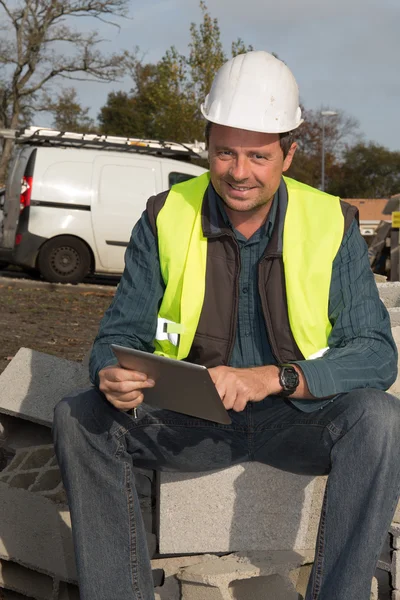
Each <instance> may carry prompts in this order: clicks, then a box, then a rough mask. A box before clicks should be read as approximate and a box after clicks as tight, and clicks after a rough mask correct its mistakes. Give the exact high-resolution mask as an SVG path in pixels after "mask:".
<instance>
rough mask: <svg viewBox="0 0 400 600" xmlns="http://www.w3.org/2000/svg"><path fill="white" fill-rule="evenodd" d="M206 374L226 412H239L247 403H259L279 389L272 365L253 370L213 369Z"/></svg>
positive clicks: (276, 372)
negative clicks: (209, 377) (211, 381)
mask: <svg viewBox="0 0 400 600" xmlns="http://www.w3.org/2000/svg"><path fill="white" fill-rule="evenodd" d="M208 372H209V373H210V376H211V379H212V380H213V382H214V384H215V387H216V388H217V391H218V393H219V395H220V396H221V399H222V402H223V403H224V406H225V408H226V409H227V410H229V409H233V410H235V411H236V412H240V411H242V410H244V409H245V407H246V404H247V403H248V402H250V401H252V402H259V401H260V400H263V399H264V398H265V397H266V396H269V395H271V394H276V393H278V392H279V389H280V386H279V370H278V368H277V367H275V366H274V365H270V366H268V367H261V368H257V367H256V368H253V369H251V368H250V369H234V368H233V367H213V368H212V369H208Z"/></svg>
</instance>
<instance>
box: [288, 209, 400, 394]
mask: <svg viewBox="0 0 400 600" xmlns="http://www.w3.org/2000/svg"><path fill="white" fill-rule="evenodd" d="M329 319H330V322H331V324H332V331H331V334H330V336H329V340H328V345H329V350H328V351H327V352H326V353H325V354H324V355H323V356H322V357H321V358H316V359H312V360H303V361H298V362H297V363H296V364H298V366H299V367H300V369H301V370H302V372H303V374H304V376H305V379H306V381H307V384H308V388H309V390H310V392H311V394H312V395H313V396H315V397H316V398H324V397H328V396H333V395H336V394H340V393H344V392H349V391H351V390H353V389H357V388H376V389H381V390H387V389H388V388H389V387H390V386H391V385H392V384H393V382H394V381H395V379H396V376H397V348H396V344H395V342H394V340H393V336H392V332H391V327H390V317H389V314H388V311H387V310H386V308H385V306H384V304H383V302H382V301H381V300H380V298H379V293H378V289H377V286H376V283H375V279H374V275H373V273H372V271H371V268H370V265H369V260H368V249H367V245H366V243H365V241H364V239H363V238H362V236H361V233H360V231H359V228H358V226H357V223H356V221H353V223H352V224H351V225H350V227H349V229H348V231H347V233H346V234H345V236H344V238H343V241H342V244H341V246H340V248H339V251H338V254H337V255H336V257H335V260H334V262H333V267H332V280H331V287H330V297H329Z"/></svg>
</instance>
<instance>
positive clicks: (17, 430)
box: [0, 413, 52, 450]
mask: <svg viewBox="0 0 400 600" xmlns="http://www.w3.org/2000/svg"><path fill="white" fill-rule="evenodd" d="M0 428H1V430H2V435H1V446H2V447H6V448H10V449H13V450H18V449H19V448H27V447H28V446H42V445H50V444H52V436H51V431H50V429H49V428H48V427H45V426H44V425H39V424H38V423H32V422H31V421H26V420H24V419H20V418H19V417H12V416H11V415H5V414H2V413H0Z"/></svg>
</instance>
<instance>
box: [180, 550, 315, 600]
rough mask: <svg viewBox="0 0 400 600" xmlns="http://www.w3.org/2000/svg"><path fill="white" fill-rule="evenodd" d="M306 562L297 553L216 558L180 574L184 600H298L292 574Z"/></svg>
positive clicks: (190, 567) (235, 555) (254, 554)
mask: <svg viewBox="0 0 400 600" xmlns="http://www.w3.org/2000/svg"><path fill="white" fill-rule="evenodd" d="M303 561H304V557H303V556H301V555H299V554H296V553H295V552H275V553H258V554H257V553H253V554H250V555H248V556H245V555H243V554H234V555H230V556H224V557H221V558H213V559H212V560H210V561H205V562H202V563H199V564H197V565H193V566H189V567H186V568H184V569H182V571H181V572H180V573H179V574H178V579H179V580H180V582H181V585H182V600H200V599H202V600H209V599H210V600H248V598H252V600H264V599H265V598H266V597H269V598H274V600H297V599H298V594H297V591H296V590H295V588H294V586H293V583H292V581H291V580H290V578H289V573H290V571H291V570H292V569H294V568H297V567H298V566H299V565H301V564H302V563H303Z"/></svg>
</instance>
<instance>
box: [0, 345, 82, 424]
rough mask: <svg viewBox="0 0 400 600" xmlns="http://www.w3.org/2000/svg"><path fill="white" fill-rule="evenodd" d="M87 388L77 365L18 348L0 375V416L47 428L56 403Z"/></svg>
mask: <svg viewBox="0 0 400 600" xmlns="http://www.w3.org/2000/svg"><path fill="white" fill-rule="evenodd" d="M89 385H90V383H89V378H88V373H87V369H85V368H84V367H82V365H81V364H80V363H75V362H72V361H69V360H65V359H63V358H57V357H56V356H50V355H49V354H44V353H42V352H36V351H35V350H30V349H29V348H21V349H20V350H19V351H18V352H17V354H16V355H15V357H14V358H13V360H12V361H11V362H10V364H9V365H8V366H7V367H6V369H5V370H4V371H3V373H2V374H1V375H0V412H2V413H5V414H9V415H14V416H19V417H20V418H22V419H27V420H28V421H33V422H35V423H40V424H42V425H47V426H48V427H51V424H52V422H53V411H54V407H55V405H56V404H57V402H58V401H59V400H61V398H62V397H63V396H65V395H67V394H68V393H70V392H72V391H74V390H77V389H78V388H85V387H88V386H89Z"/></svg>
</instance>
